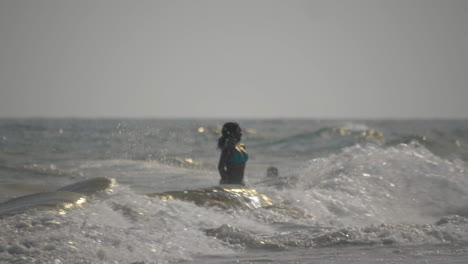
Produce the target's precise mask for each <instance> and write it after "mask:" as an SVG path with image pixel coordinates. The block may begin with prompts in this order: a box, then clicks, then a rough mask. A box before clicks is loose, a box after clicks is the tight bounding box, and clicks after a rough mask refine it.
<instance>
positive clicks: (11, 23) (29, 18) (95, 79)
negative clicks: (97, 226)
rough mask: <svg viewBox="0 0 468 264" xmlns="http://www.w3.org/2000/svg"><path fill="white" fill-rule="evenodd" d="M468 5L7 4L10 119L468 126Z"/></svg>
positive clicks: (3, 105)
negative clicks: (467, 122)
mask: <svg viewBox="0 0 468 264" xmlns="http://www.w3.org/2000/svg"><path fill="white" fill-rule="evenodd" d="M467 13H468V1H463V0H447V1H436V0H432V1H431V0H414V1H378V0H377V1H371V0H360V1H352V2H350V1H297V0H292V1H274V0H272V1H265V0H257V1H255V0H253V1H247V0H240V1H216V0H200V1H149V0H148V1H146V0H145V1H108V0H103V1H91V0H84V1H59V0H42V1H33V0H23V1H2V2H0V61H1V64H0V91H1V94H0V118H163V119H171V118H177V119H190V118H196V119H203V118H212V119H255V118H262V119H263V118H265V119H282V118H296V119H466V118H468V104H467V102H466V101H467V99H468V86H467V83H468V16H466V14H467Z"/></svg>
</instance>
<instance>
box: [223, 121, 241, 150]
mask: <svg viewBox="0 0 468 264" xmlns="http://www.w3.org/2000/svg"><path fill="white" fill-rule="evenodd" d="M241 137H242V129H241V128H240V126H239V124H238V123H236V122H227V123H225V124H224V125H223V129H222V130H221V137H220V138H219V139H218V148H223V147H224V145H225V144H226V141H227V140H228V139H229V140H232V141H234V142H236V143H237V142H239V141H240V140H241Z"/></svg>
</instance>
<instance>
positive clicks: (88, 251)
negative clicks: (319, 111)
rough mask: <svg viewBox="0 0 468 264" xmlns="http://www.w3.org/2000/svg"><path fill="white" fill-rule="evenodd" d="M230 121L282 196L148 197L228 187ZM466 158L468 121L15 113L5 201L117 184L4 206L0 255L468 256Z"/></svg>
mask: <svg viewBox="0 0 468 264" xmlns="http://www.w3.org/2000/svg"><path fill="white" fill-rule="evenodd" d="M226 121H238V122H239V123H240V125H241V126H242V128H243V142H244V143H245V144H246V146H247V151H248V153H249V157H250V159H249V161H248V164H247V168H246V176H245V181H246V185H247V187H248V188H250V189H253V190H255V191H256V192H258V193H259V194H263V195H265V196H266V197H268V198H269V199H271V201H272V202H273V203H275V204H277V205H281V207H268V206H266V207H255V208H250V207H246V208H244V207H236V208H228V207H222V206H221V207H219V206H208V205H206V206H204V205H200V204H198V205H197V204H195V202H192V201H190V200H188V201H181V200H177V199H175V200H171V199H161V197H158V196H148V195H146V194H152V193H159V192H168V191H182V192H187V193H189V192H190V190H196V189H202V188H207V187H211V186H216V185H217V184H218V181H219V175H218V172H217V162H218V158H219V150H217V149H216V141H217V138H218V137H219V136H220V135H219V133H220V128H221V126H222V124H223V123H224V122H226ZM467 161H468V122H467V121H466V120H357V121H353V120H276V119H273V120H158V119H144V120H135V119H2V120H0V202H2V203H4V202H6V201H8V200H10V199H13V198H16V197H21V196H24V195H30V194H33V193H40V192H49V193H50V192H52V193H54V192H55V191H56V190H57V189H59V188H61V187H62V186H65V185H68V184H73V183H76V182H81V181H84V180H87V179H92V178H96V177H105V178H108V179H112V180H113V183H114V184H113V186H112V188H108V189H107V190H105V191H101V192H99V193H96V194H95V195H92V196H89V197H86V198H87V202H86V203H85V204H83V206H80V207H76V208H70V209H68V210H66V211H57V210H49V209H44V208H39V207H38V208H35V207H34V206H33V207H32V208H28V209H27V210H23V211H18V212H16V211H15V213H9V214H4V215H0V222H1V225H0V263H174V262H175V263H180V262H190V263H192V262H193V263H468V166H467ZM270 166H275V167H276V168H278V170H279V177H278V178H273V179H272V178H267V177H266V170H267V168H268V167H270ZM45 195H47V193H46V194H45ZM33 197H36V196H33ZM28 199H29V200H31V199H32V198H26V200H28ZM29 203H32V204H34V203H33V201H29ZM0 207H1V205H0ZM278 208H281V209H282V210H278ZM297 212H300V213H297Z"/></svg>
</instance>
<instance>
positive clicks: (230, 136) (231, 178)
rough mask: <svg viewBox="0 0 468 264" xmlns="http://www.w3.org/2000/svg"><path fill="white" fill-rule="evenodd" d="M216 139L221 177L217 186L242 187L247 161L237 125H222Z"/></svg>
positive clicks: (232, 123)
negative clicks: (235, 185) (232, 185)
mask: <svg viewBox="0 0 468 264" xmlns="http://www.w3.org/2000/svg"><path fill="white" fill-rule="evenodd" d="M221 134H222V135H221V137H220V138H219V139H218V148H219V149H220V150H221V156H220V157H219V163H218V170H219V174H220V175H221V180H220V181H219V184H240V185H244V170H245V164H246V162H247V160H248V159H249V156H248V155H247V152H246V151H245V146H244V144H240V140H241V137H242V130H241V128H240V127H239V124H237V123H234V122H228V123H226V124H224V126H223V130H222V131H221Z"/></svg>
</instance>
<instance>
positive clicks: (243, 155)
mask: <svg viewBox="0 0 468 264" xmlns="http://www.w3.org/2000/svg"><path fill="white" fill-rule="evenodd" d="M248 160H249V155H248V154H247V152H246V151H245V145H244V144H238V145H236V147H235V148H234V152H233V153H232V156H231V158H229V160H228V162H229V163H246V162H247V161H248Z"/></svg>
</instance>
